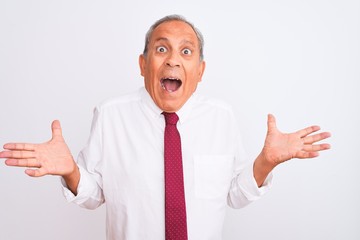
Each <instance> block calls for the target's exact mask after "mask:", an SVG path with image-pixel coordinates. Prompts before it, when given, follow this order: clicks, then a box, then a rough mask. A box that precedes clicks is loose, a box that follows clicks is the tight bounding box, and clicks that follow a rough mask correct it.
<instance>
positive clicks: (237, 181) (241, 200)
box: [228, 126, 273, 208]
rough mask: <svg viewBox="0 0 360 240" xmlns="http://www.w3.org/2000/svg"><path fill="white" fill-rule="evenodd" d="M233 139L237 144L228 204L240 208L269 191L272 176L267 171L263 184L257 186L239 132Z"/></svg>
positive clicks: (251, 164)
mask: <svg viewBox="0 0 360 240" xmlns="http://www.w3.org/2000/svg"><path fill="white" fill-rule="evenodd" d="M234 128H235V129H236V132H237V133H239V131H238V128H237V127H236V126H235V127H234ZM235 139H236V140H235V141H234V142H236V144H237V145H236V146H235V149H236V153H235V171H234V175H233V178H232V181H231V185H230V189H229V194H228V205H229V206H230V207H232V208H242V207H245V206H246V205H248V204H250V203H251V202H253V201H256V200H258V199H260V198H261V197H262V196H263V195H264V194H265V193H267V192H268V191H269V189H270V188H271V185H272V178H273V176H272V173H269V175H268V176H267V177H266V179H265V181H264V183H263V185H262V186H261V187H258V186H257V183H256V180H255V178H254V170H253V161H249V158H248V156H247V154H246V152H245V149H244V147H243V143H242V139H241V136H240V134H237V136H235Z"/></svg>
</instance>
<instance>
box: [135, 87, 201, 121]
mask: <svg viewBox="0 0 360 240" xmlns="http://www.w3.org/2000/svg"><path fill="white" fill-rule="evenodd" d="M140 94H141V101H142V103H143V106H144V107H145V111H146V112H147V113H148V114H150V115H151V116H152V117H153V118H156V119H158V118H163V115H162V112H163V110H161V109H160V108H159V107H158V106H157V105H156V104H155V102H154V101H153V99H152V98H151V96H150V94H149V93H148V92H147V91H146V89H145V88H144V87H142V88H141V89H140ZM195 98H196V96H195V94H193V95H192V96H191V97H190V98H189V99H188V100H187V101H186V102H185V104H184V105H183V106H182V107H181V108H180V109H179V110H178V111H177V112H176V114H177V115H178V116H179V122H180V124H183V123H184V122H185V121H186V120H187V119H188V117H189V115H190V113H191V110H192V108H193V105H194V99H195Z"/></svg>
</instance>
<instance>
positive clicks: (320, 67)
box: [0, 0, 360, 240]
mask: <svg viewBox="0 0 360 240" xmlns="http://www.w3.org/2000/svg"><path fill="white" fill-rule="evenodd" d="M172 13H178V14H182V15H184V16H185V17H187V18H188V19H189V20H190V21H192V22H193V23H194V24H195V25H196V26H197V27H198V28H199V29H200V30H201V31H202V33H203V35H204V37H205V60H206V62H207V69H206V72H205V75H204V77H203V82H202V83H201V84H200V86H199V89H198V91H199V92H201V93H202V94H205V95H209V96H212V97H217V98H222V99H224V100H226V101H228V102H230V103H231V104H232V105H233V106H234V108H235V110H236V112H237V114H238V117H239V125H240V126H241V129H242V130H243V135H244V139H245V145H246V146H245V147H246V149H247V151H248V153H249V155H250V156H252V157H253V158H255V157H256V155H257V154H258V153H259V151H260V150H261V147H262V144H263V141H264V136H265V133H266V114H267V113H269V112H271V113H273V114H275V116H276V117H277V120H278V126H279V128H280V129H281V130H283V131H285V132H288V131H295V130H298V129H300V128H303V127H306V126H308V125H312V124H318V125H320V126H321V127H322V128H323V130H326V131H331V132H332V135H333V137H332V138H331V139H330V140H329V141H328V142H330V143H331V144H332V149H331V150H330V151H327V152H323V153H322V154H321V156H320V157H319V158H317V159H313V160H293V161H291V162H288V163H285V164H283V165H282V166H280V167H278V168H277V169H276V170H275V171H274V175H275V179H274V187H273V189H272V190H271V192H269V193H268V194H267V195H266V196H264V198H262V199H261V200H259V201H257V202H256V203H253V204H252V205H250V206H248V207H246V208H244V209H242V210H233V209H229V211H228V215H227V218H226V221H225V225H224V233H223V236H224V239H226V240H227V239H241V240H262V239H277V240H282V239H283V240H288V239H292V240H299V239H302V240H305V239H306V240H318V239H327V240H335V239H346V240H355V239H360V207H359V203H360V187H359V171H360V159H359V149H360V144H359V135H360V127H359V124H360V97H359V90H360V83H359V81H360V2H359V1H355V0H353V1H351V0H341V1H340V0H338V1H334V0H333V1H325V0H323V1H321V0H306V1H286V0H278V1H265V0H258V1H226V0H223V1H214V2H211V1H209V0H207V1H196V2H195V1H194V0H182V1H160V0H156V1H142V2H141V1H138V0H133V1H128V2H124V1H94V0H91V1H89V0H87V1H85V0H83V1H81V0H64V1H54V0H42V1H40V0H34V1H27V0H1V1H0V91H1V92H0V103H1V107H0V114H1V115H0V144H1V145H2V144H4V143H6V142H14V141H15V142H44V141H46V140H48V139H49V138H50V133H51V131H50V124H51V121H52V120H53V119H60V120H61V123H62V126H63V133H64V135H65V138H66V140H67V142H68V144H69V146H70V148H71V150H72V152H73V154H74V156H76V155H77V154H78V153H79V151H80V150H81V148H82V147H83V146H84V145H85V143H86V140H87V137H88V134H89V129H90V124H91V119H92V109H93V107H94V106H95V105H96V104H98V103H99V102H101V101H102V100H104V99H106V98H109V97H113V96H117V95H120V94H123V93H126V92H129V91H133V90H136V89H137V88H138V87H140V86H142V85H143V79H142V77H141V76H140V74H139V69H138V55H139V54H140V53H141V52H142V50H143V43H144V35H145V32H146V31H147V29H148V27H149V26H150V25H151V24H152V23H153V22H154V21H156V20H157V19H159V18H161V17H163V16H165V15H168V14H172ZM23 171H24V169H20V168H9V167H7V166H5V164H3V163H1V164H0V189H1V194H0V239H2V240H22V239H38V240H48V239H52V240H60V239H61V240H63V239H69V240H72V239H87V240H93V239H94V240H95V239H96V240H97V239H105V222H104V220H105V207H104V206H103V207H100V208H99V209H97V210H94V211H90V210H85V209H81V208H79V207H77V206H75V205H73V204H68V203H66V201H65V200H64V198H63V196H62V193H61V190H60V183H59V178H58V177H53V176H47V177H43V178H30V177H28V176H27V175H25V174H24V173H23ZM139 231H141V226H139Z"/></svg>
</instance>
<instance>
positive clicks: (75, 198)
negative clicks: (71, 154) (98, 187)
mask: <svg viewBox="0 0 360 240" xmlns="http://www.w3.org/2000/svg"><path fill="white" fill-rule="evenodd" d="M78 167H79V171H80V181H79V184H78V187H77V195H74V194H73V193H72V192H71V191H70V189H69V188H68V187H67V185H66V182H65V180H64V178H61V179H60V180H61V185H62V192H63V195H64V197H65V199H66V201H67V202H74V203H76V204H82V203H83V202H84V201H86V200H87V198H88V196H89V194H90V193H91V192H92V190H93V189H92V188H91V184H89V183H92V182H93V181H94V180H93V179H92V178H91V177H90V176H88V174H87V172H86V170H85V169H83V168H82V167H81V166H79V165H78Z"/></svg>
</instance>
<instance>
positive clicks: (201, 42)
mask: <svg viewBox="0 0 360 240" xmlns="http://www.w3.org/2000/svg"><path fill="white" fill-rule="evenodd" d="M170 21H181V22H184V23H186V24H188V25H189V26H190V27H191V28H192V29H193V30H194V32H195V34H196V37H197V39H198V42H199V48H200V49H199V50H200V61H202V60H203V59H204V37H203V35H202V34H201V32H200V31H199V29H197V28H196V27H195V26H194V24H192V23H191V22H189V21H188V20H186V19H185V18H184V17H183V16H181V15H177V14H173V15H168V16H165V17H163V18H161V19H159V20H157V21H156V22H155V23H154V24H153V25H151V27H150V28H149V30H148V31H147V33H146V35H145V47H144V51H143V55H144V56H146V54H147V52H148V45H149V42H150V38H151V35H152V33H153V32H154V30H155V28H157V27H158V26H159V25H160V24H162V23H164V22H170Z"/></svg>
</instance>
